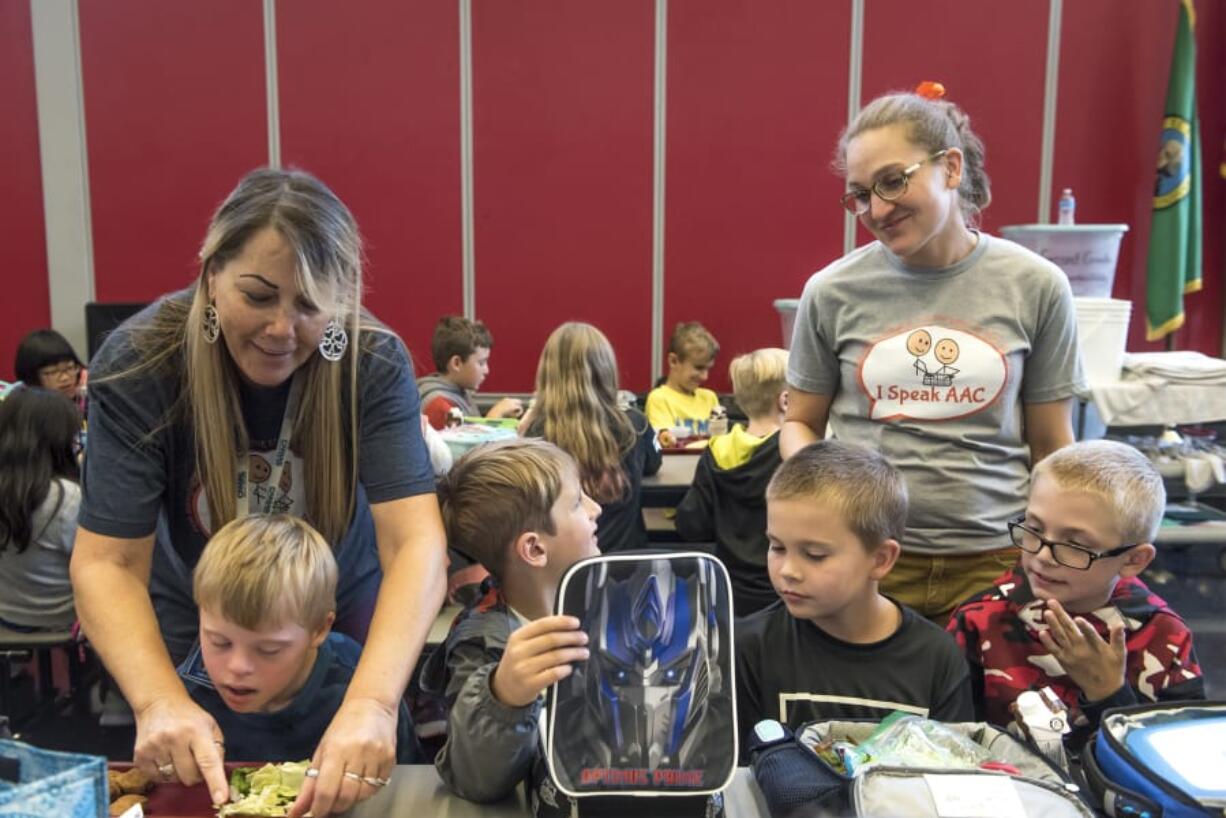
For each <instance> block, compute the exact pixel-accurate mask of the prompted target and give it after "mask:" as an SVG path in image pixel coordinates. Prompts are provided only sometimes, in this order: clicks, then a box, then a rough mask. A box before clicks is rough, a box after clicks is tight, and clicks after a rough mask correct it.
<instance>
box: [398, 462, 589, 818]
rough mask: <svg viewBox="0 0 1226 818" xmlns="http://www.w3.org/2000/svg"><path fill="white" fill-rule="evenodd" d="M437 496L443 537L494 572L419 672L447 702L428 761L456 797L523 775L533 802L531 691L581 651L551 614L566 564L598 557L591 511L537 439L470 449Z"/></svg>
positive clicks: (570, 627)
mask: <svg viewBox="0 0 1226 818" xmlns="http://www.w3.org/2000/svg"><path fill="white" fill-rule="evenodd" d="M439 494H440V499H441V501H442V512H443V521H444V523H445V525H446V527H447V541H448V542H449V543H451V544H452V545H453V546H455V547H457V548H459V549H461V550H463V551H465V552H466V553H468V554H470V555H471V556H473V557H474V558H476V559H477V560H478V561H480V562H481V563H482V564H483V565H484V566H485V567H486V568H487V569H489V572H490V574H491V575H492V577H493V579H492V580H491V581H490V582H488V583H487V594H486V596H485V598H484V599H482V600H481V602H480V603H479V604H477V605H476V606H475V607H473V608H469V609H467V610H465V611H464V612H463V613H461V614H460V616H459V617H457V618H456V621H455V623H454V624H453V625H452V627H451V633H450V634H449V635H448V636H447V642H446V645H445V646H444V648H443V650H441V651H438V652H436V653H435V654H433V655H432V656H431V657H430V660H429V662H428V663H427V666H426V668H425V670H424V671H423V680H422V685H423V688H426V689H428V690H433V691H444V693H445V696H446V698H447V702H448V704H449V705H450V714H449V716H448V735H447V743H446V744H445V745H444V746H443V749H442V750H441V751H439V754H438V756H437V757H436V758H435V760H434V764H435V766H436V767H437V768H438V771H439V774H440V775H441V776H442V778H443V780H444V781H445V782H446V783H447V786H448V787H450V788H451V790H452V791H453V792H455V793H456V794H457V795H459V796H461V797H463V798H468V799H470V800H473V801H493V800H496V799H499V798H503V797H505V796H506V795H507V794H509V793H510V792H511V791H512V790H514V789H515V786H516V785H517V784H518V783H519V781H521V780H523V779H525V778H526V779H527V780H528V788H529V789H528V792H529V794H530V796H531V797H532V798H533V800H535V799H536V787H538V786H539V787H546V788H551V782H550V779H549V775H548V773H547V771H546V770H545V762H544V758H543V754H542V752H541V743H540V742H541V739H540V733H539V732H538V731H539V726H540V716H541V704H542V700H543V695H542V694H543V692H544V690H545V689H546V688H547V687H549V685H551V684H553V683H554V682H556V681H558V680H559V679H564V678H566V677H567V676H569V675H570V673H571V663H572V662H579V661H584V660H586V659H587V655H588V652H587V648H586V647H585V645H586V644H587V636H586V634H584V633H583V632H581V631H580V630H578V628H579V621H578V620H577V619H575V618H574V617H567V616H551V615H550V612H551V611H552V610H553V600H554V596H555V594H556V593H557V587H558V582H559V580H560V579H561V577H562V574H563V573H564V572H565V571H566V569H568V568H569V567H570V566H571V565H573V564H574V563H575V562H577V561H578V560H580V559H583V558H584V557H590V556H594V555H596V554H598V553H599V550H598V549H597V548H596V518H597V517H598V516H599V515H600V506H598V505H596V503H595V502H593V501H592V499H591V498H590V497H588V496H587V495H586V494H584V493H583V488H582V486H580V484H579V473H578V470H577V468H576V466H575V463H574V461H573V460H572V459H571V458H570V457H569V456H568V455H567V454H566V453H565V452H563V451H562V450H561V449H559V448H558V447H557V446H554V445H553V444H551V443H546V442H545V441H542V440H509V441H502V442H498V443H491V444H487V445H484V446H480V447H478V448H476V449H473V450H472V451H471V452H468V453H467V454H465V455H464V456H463V457H461V458H460V459H459V460H457V461H456V464H455V466H454V467H453V468H452V470H451V472H450V473H449V474H448V476H447V477H446V479H444V480H443V482H442V484H441V485H440V488H439ZM553 797H554V798H556V799H557V800H558V801H559V802H561V801H566V798H565V796H563V795H562V794H561V793H556V792H554V793H553ZM560 814H569V811H566V810H562V811H561V812H560Z"/></svg>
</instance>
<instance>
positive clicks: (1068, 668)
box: [1039, 599, 1128, 702]
mask: <svg viewBox="0 0 1226 818" xmlns="http://www.w3.org/2000/svg"><path fill="white" fill-rule="evenodd" d="M1043 621H1044V622H1046V623H1047V630H1045V631H1039V641H1040V642H1042V643H1043V647H1045V648H1047V649H1048V650H1049V651H1051V655H1052V656H1054V657H1055V658H1056V661H1057V662H1059V663H1060V666H1061V667H1063V668H1064V672H1065V673H1067V674H1068V677H1069V678H1070V679H1072V681H1073V684H1075V685H1077V687H1079V688H1080V689H1081V693H1082V695H1083V696H1084V697H1085V699H1086V701H1090V702H1097V701H1102V700H1103V699H1105V698H1107V697H1108V696H1110V695H1111V694H1112V693H1114V692H1115V691H1117V690H1119V689H1120V688H1121V687H1123V686H1124V667H1125V661H1126V659H1127V657H1128V651H1127V648H1126V647H1125V643H1124V626H1123V624H1121V623H1118V622H1117V623H1115V624H1113V625H1112V626H1111V631H1110V634H1109V636H1110V641H1104V640H1103V638H1102V637H1101V636H1099V635H1098V631H1096V630H1094V626H1093V625H1091V624H1090V623H1089V622H1087V621H1086V620H1085V619H1084V618H1083V617H1080V616H1079V617H1077V618H1076V619H1074V618H1073V617H1071V616H1069V615H1068V612H1067V611H1065V610H1064V606H1062V605H1061V604H1060V603H1059V602H1057V601H1056V600H1054V599H1051V600H1048V602H1047V610H1046V611H1044V612H1043Z"/></svg>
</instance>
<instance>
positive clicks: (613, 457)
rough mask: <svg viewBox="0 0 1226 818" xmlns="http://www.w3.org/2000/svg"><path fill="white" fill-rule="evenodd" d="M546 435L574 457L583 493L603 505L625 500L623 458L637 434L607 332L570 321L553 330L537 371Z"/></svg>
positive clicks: (539, 409)
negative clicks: (621, 395) (620, 396)
mask: <svg viewBox="0 0 1226 818" xmlns="http://www.w3.org/2000/svg"><path fill="white" fill-rule="evenodd" d="M534 411H535V412H537V413H538V414H539V416H540V418H541V420H542V421H543V429H544V431H543V433H542V436H543V437H544V438H545V439H546V440H548V441H550V442H551V443H554V444H556V445H557V446H558V447H559V448H560V449H562V450H563V451H565V452H567V453H569V454H570V456H571V457H573V458H575V462H577V463H578V464H579V480H580V482H581V483H582V484H583V490H584V491H585V492H587V494H588V495H589V496H590V497H592V498H593V499H594V500H596V502H598V503H610V502H614V501H616V500H620V499H621V498H622V496H623V495H625V493H626V487H627V485H628V482H629V480H628V478H627V476H626V470H625V469H624V468H623V467H622V462H621V461H622V456H623V455H625V453H626V452H628V451H630V449H631V448H633V447H634V443H635V438H636V436H635V432H634V427H633V426H632V425H631V423H630V418H628V417H627V416H626V413H625V412H623V411H622V410H621V409H619V408H618V407H617V356H616V355H614V353H613V346H612V345H611V344H610V343H609V339H608V338H606V337H605V335H604V333H603V332H601V331H600V330H598V329H596V327H594V326H592V325H591V324H583V323H579V322H573V321H572V322H569V323H566V324H563V325H562V326H560V327H558V328H557V329H555V330H554V331H553V333H552V334H551V335H550V336H549V340H547V341H546V342H545V348H544V349H543V350H541V360H540V363H539V364H538V365H537V368H536V408H535V409H534Z"/></svg>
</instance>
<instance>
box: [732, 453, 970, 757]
mask: <svg viewBox="0 0 1226 818" xmlns="http://www.w3.org/2000/svg"><path fill="white" fill-rule="evenodd" d="M766 518H767V529H766V536H767V539H768V540H769V542H770V545H769V547H768V552H767V571H768V573H769V574H770V580H771V584H772V585H773V586H774V588H775V591H776V592H777V593H778V594H779V597H780V600H779V601H778V602H776V603H775V604H773V605H771V606H770V607H767V608H765V609H763V610H761V611H759V612H757V613H756V614H753V615H751V616H749V617H747V618H745V619H742V620H740V621H739V622H738V623H737V631H736V660H737V671H736V682H737V694H738V695H737V720H738V722H739V725H740V734H741V740H742V744H741V746H742V747H744V746H745V742H746V741H747V739H748V738H749V736H750V730H752V728H753V726H754V725H755V724H756V723H757V722H758V721H759V720H761V719H768V718H769V719H777V720H778V721H780V722H782V723H784V724H787V725H788V726H790V727H793V728H795V727H798V726H800V725H801V724H803V723H805V722H807V721H815V720H829V719H874V720H880V719H882V718H884V717H885V716H888V715H889V714H890V713H892V712H893V711H895V710H902V711H905V712H907V713H915V714H918V715H921V716H926V717H927V718H931V719H938V720H940V721H969V720H970V719H971V717H972V715H973V712H974V711H973V707H972V705H971V686H970V676H969V671H968V669H967V666H966V661H965V660H964V659H963V658H962V655H961V653H960V652H959V650H958V646H957V645H955V644H954V641H953V640H952V639H951V638H950V637H949V635H948V634H946V633H943V632H942V631H941V629H940V628H938V627H937V626H936V625H933V624H932V623H931V622H929V621H928V620H926V619H924V618H923V617H921V616H919V615H918V614H916V613H915V612H914V611H912V610H911V609H910V608H907V607H905V606H903V605H900V604H899V603H898V602H895V601H894V600H892V599H890V598H888V597H886V596H883V595H882V594H881V593H880V592H879V591H878V589H877V583H878V582H880V581H881V578H882V577H884V576H885V575H886V574H888V573H889V572H890V569H891V568H892V567H893V566H894V561H895V560H897V559H898V552H899V550H900V548H899V544H898V540H899V538H901V537H902V533H903V529H904V526H905V523H906V518H907V489H906V485H905V484H904V483H903V480H902V477H901V476H899V474H898V472H897V470H895V469H894V467H893V466H891V465H890V464H889V463H888V462H886V460H885V458H883V457H882V456H881V455H880V454H879V453H877V452H874V451H871V450H869V449H866V448H864V447H862V446H857V445H854V444H851V443H842V442H840V441H836V440H825V441H821V442H818V443H813V444H811V445H809V446H806V447H805V448H803V449H801V450H800V451H799V452H797V453H796V454H795V455H793V456H792V457H791V458H789V459H787V460H785V461H784V462H783V465H782V466H780V467H779V470H778V471H777V472H775V476H774V478H773V479H772V480H771V482H770V485H769V486H767V489H766Z"/></svg>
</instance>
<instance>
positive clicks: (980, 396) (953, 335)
mask: <svg viewBox="0 0 1226 818" xmlns="http://www.w3.org/2000/svg"><path fill="white" fill-rule="evenodd" d="M934 339H935V341H934ZM955 363H956V364H957V366H954V364H955ZM1008 374H1009V373H1008V364H1007V363H1006V361H1005V356H1004V353H1003V352H1001V351H1000V350H999V349H997V348H996V346H995V345H993V344H992V343H990V342H989V341H987V340H985V339H984V338H982V337H980V336H979V335H976V334H975V333H974V332H971V331H970V330H963V329H953V328H951V327H945V326H941V325H938V324H931V325H924V326H921V327H912V328H910V329H906V330H903V331H901V332H896V333H893V334H891V335H889V336H887V337H885V338H882V339H881V340H879V341H876V342H874V343H873V344H871V345H870V346H869V347H868V350H867V351H866V352H865V354H864V357H863V358H862V359H861V362H860V387H861V389H862V390H863V392H864V394H865V396H866V397H867V398H868V400H869V416H870V417H871V418H873V419H874V420H880V421H889V420H896V419H903V418H909V419H912V420H929V421H939V420H953V419H954V418H960V417H966V416H968V415H973V414H975V413H976V412H979V411H982V410H983V409H985V408H987V407H988V406H989V405H991V403H992V402H993V401H995V400H996V398H997V396H998V395H999V394H1000V393H1001V391H1002V390H1003V389H1004V386H1005V382H1006V381H1007V380H1008ZM955 381H956V383H955Z"/></svg>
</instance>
